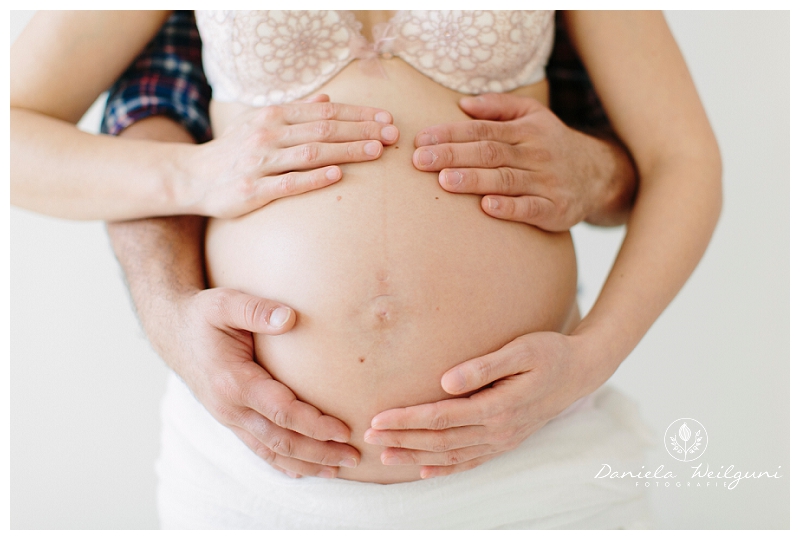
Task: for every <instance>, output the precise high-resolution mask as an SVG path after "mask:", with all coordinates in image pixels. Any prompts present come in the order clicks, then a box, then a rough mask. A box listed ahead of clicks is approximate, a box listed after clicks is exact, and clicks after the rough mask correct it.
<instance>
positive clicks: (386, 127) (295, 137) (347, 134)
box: [281, 120, 400, 147]
mask: <svg viewBox="0 0 800 540" xmlns="http://www.w3.org/2000/svg"><path fill="white" fill-rule="evenodd" d="M399 137H400V132H399V131H398V130H397V127H396V126H394V125H392V124H382V123H380V122H342V121H339V120H318V121H316V122H306V123H303V124H294V125H291V126H287V127H286V128H285V129H284V133H283V135H282V136H281V143H282V144H283V145H284V146H285V147H289V146H296V145H299V144H303V143H307V142H347V141H368V140H379V141H381V142H383V143H384V144H392V143H394V142H396V141H397V139H398V138H399Z"/></svg>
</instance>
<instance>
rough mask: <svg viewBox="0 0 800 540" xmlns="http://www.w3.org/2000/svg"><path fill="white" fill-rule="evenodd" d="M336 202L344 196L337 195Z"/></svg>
mask: <svg viewBox="0 0 800 540" xmlns="http://www.w3.org/2000/svg"><path fill="white" fill-rule="evenodd" d="M437 198H438V197H437ZM336 200H337V201H341V200H342V196H341V195H337V196H336Z"/></svg>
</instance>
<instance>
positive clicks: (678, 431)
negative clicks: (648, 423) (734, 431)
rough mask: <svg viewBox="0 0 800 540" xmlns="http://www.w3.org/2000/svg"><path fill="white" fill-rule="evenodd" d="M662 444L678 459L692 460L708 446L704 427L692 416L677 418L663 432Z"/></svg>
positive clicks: (700, 454)
mask: <svg viewBox="0 0 800 540" xmlns="http://www.w3.org/2000/svg"><path fill="white" fill-rule="evenodd" d="M678 426H680V427H678ZM664 446H665V447H666V449H667V452H668V453H669V455H670V456H672V457H674V458H675V459H677V460H678V461H694V460H695V459H697V458H699V457H700V456H702V455H703V453H704V452H705V451H706V447H707V446H708V434H707V433H706V428H705V427H703V424H701V423H700V422H698V421H697V420H695V419H693V418H679V419H677V420H675V421H674V422H672V423H671V424H670V425H669V427H668V428H667V431H666V432H665V433H664Z"/></svg>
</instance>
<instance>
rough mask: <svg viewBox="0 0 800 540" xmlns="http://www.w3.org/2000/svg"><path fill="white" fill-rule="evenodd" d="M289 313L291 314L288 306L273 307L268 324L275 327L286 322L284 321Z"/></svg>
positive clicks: (287, 318)
mask: <svg viewBox="0 0 800 540" xmlns="http://www.w3.org/2000/svg"><path fill="white" fill-rule="evenodd" d="M289 315H291V311H289V308H285V307H283V306H281V307H279V308H275V309H273V310H272V313H270V314H269V325H270V326H273V327H275V328H280V327H281V326H283V325H284V324H286V321H288V320H289Z"/></svg>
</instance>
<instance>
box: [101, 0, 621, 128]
mask: <svg viewBox="0 0 800 540" xmlns="http://www.w3.org/2000/svg"><path fill="white" fill-rule="evenodd" d="M547 78H548V80H549V82H550V108H551V109H552V110H553V112H554V113H555V114H556V115H557V116H558V117H559V118H561V120H562V121H564V123H565V124H567V125H569V126H572V127H574V128H576V129H580V130H584V131H594V132H597V131H606V132H607V131H610V126H609V123H608V119H607V118H606V115H605V112H604V111H603V107H602V105H601V104H600V100H599V99H598V98H597V95H596V94H595V92H594V88H593V87H592V83H591V81H589V76H588V75H587V74H586V70H585V69H584V67H583V64H582V63H581V61H580V59H579V58H578V56H577V54H575V50H574V49H573V47H572V45H571V44H570V42H569V38H568V37H567V33H566V30H565V28H564V24H563V17H562V16H561V13H560V12H557V13H556V37H555V45H554V47H553V54H552V56H551V57H550V62H549V63H548V65H547ZM210 98H211V88H209V86H208V82H207V81H206V78H205V74H204V73H203V65H202V57H201V43H200V35H199V33H198V32H197V26H196V24H195V20H194V14H193V13H192V12H191V11H176V12H175V13H174V14H173V15H172V16H171V17H170V18H169V19H168V20H167V22H166V23H164V26H163V27H162V28H161V31H160V32H159V33H158V35H157V36H156V37H155V38H154V39H153V41H151V42H150V44H149V45H148V46H147V49H146V50H145V51H144V52H143V53H142V54H141V55H140V56H139V57H138V58H137V59H136V60H135V61H134V62H133V64H131V66H130V67H129V68H128V70H127V71H125V73H123V74H122V76H121V77H120V79H119V80H118V81H117V82H116V84H115V85H114V86H113V87H112V88H111V91H110V94H109V97H108V102H107V103H106V110H105V116H104V118H103V124H102V127H101V131H102V132H103V133H110V134H113V135H116V134H118V133H119V132H120V131H122V130H123V129H125V128H126V127H128V126H130V125H131V124H133V123H134V122H136V121H138V120H142V119H144V118H147V117H149V116H156V115H165V116H168V117H170V118H173V119H174V120H176V121H177V122H179V123H181V124H182V125H183V126H185V127H186V129H188V130H189V132H190V133H191V134H192V135H193V136H194V138H195V140H197V142H205V141H208V140H210V139H211V127H210V123H209V119H208V103H209V100H210Z"/></svg>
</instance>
